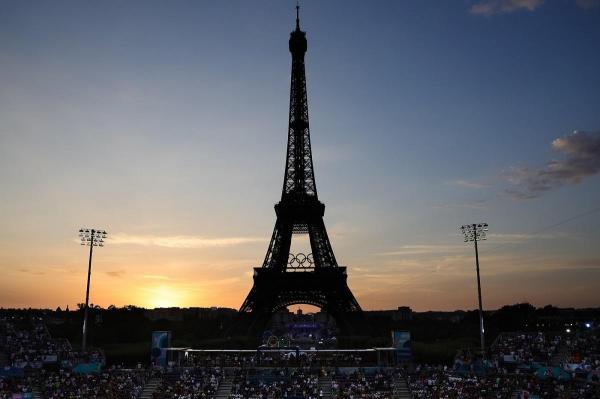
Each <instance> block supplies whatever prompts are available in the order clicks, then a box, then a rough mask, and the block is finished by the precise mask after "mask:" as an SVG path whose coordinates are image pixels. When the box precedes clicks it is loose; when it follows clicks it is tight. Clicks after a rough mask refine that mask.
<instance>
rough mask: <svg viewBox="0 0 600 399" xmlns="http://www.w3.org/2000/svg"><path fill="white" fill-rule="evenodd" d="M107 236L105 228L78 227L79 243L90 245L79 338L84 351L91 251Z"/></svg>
mask: <svg viewBox="0 0 600 399" xmlns="http://www.w3.org/2000/svg"><path fill="white" fill-rule="evenodd" d="M106 237H107V233H106V230H99V229H85V228H82V229H79V238H80V239H81V245H83V246H86V245H87V246H88V247H90V259H89V262H88V275H87V288H86V290H85V310H84V313H83V338H82V340H81V351H82V352H85V344H86V341H87V330H88V324H87V319H88V305H89V301H90V277H91V275H92V253H93V250H94V247H103V246H104V240H105V239H106Z"/></svg>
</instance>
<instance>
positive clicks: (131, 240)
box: [110, 233, 265, 248]
mask: <svg viewBox="0 0 600 399" xmlns="http://www.w3.org/2000/svg"><path fill="white" fill-rule="evenodd" d="M110 242H111V244H117V245H143V246H157V247H165V248H208V247H229V246H234V245H241V244H248V243H253V242H265V238H264V237H221V238H207V237H199V236H151V235H146V236H143V235H129V234H125V233H118V234H114V235H113V236H112V237H111V239H110Z"/></svg>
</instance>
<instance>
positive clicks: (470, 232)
mask: <svg viewBox="0 0 600 399" xmlns="http://www.w3.org/2000/svg"><path fill="white" fill-rule="evenodd" d="M460 230H461V231H462V233H463V235H464V237H465V242H469V241H473V242H474V243H475V266H476V268H477V295H478V298H479V335H480V338H481V354H482V356H483V357H484V358H485V338H484V336H483V332H484V330H483V306H482V305H481V281H480V279H479V251H478V250H477V241H481V240H486V239H487V238H486V236H485V235H486V232H487V231H488V224H487V223H478V224H476V223H474V224H466V225H464V226H462V227H461V228H460Z"/></svg>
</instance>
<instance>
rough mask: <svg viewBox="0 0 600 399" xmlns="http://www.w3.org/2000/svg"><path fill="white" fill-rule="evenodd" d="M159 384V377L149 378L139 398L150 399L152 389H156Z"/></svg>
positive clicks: (152, 392)
mask: <svg viewBox="0 0 600 399" xmlns="http://www.w3.org/2000/svg"><path fill="white" fill-rule="evenodd" d="M159 385H160V378H151V379H150V380H148V383H147V384H146V385H144V390H143V391H142V395H141V396H140V399H152V395H153V394H154V391H156V389H157V388H158V386H159Z"/></svg>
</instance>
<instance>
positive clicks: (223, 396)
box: [215, 375, 233, 399]
mask: <svg viewBox="0 0 600 399" xmlns="http://www.w3.org/2000/svg"><path fill="white" fill-rule="evenodd" d="M232 387H233V376H230V375H229V376H226V377H225V378H223V381H221V383H220V384H219V389H217V393H216V394H215V399H228V398H229V395H231V388H232Z"/></svg>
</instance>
